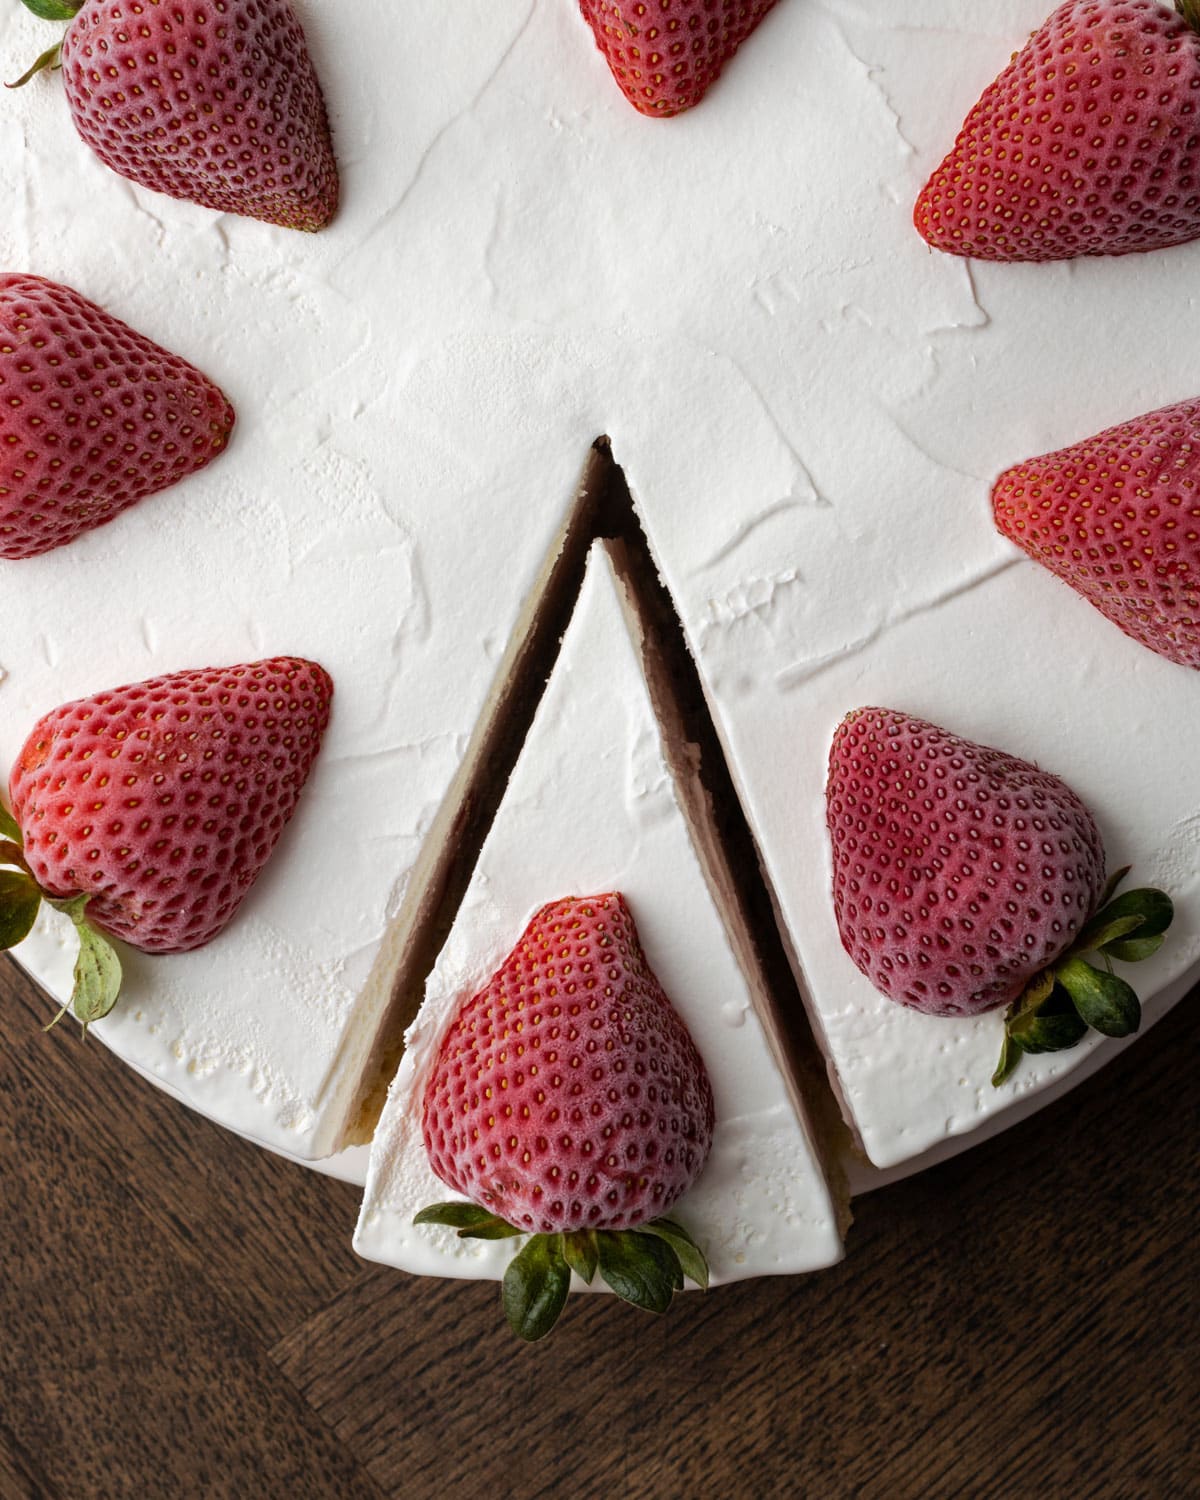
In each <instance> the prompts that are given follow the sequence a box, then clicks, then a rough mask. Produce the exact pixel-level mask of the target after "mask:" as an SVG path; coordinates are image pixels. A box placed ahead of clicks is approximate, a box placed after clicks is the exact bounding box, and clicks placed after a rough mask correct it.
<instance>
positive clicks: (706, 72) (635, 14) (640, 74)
mask: <svg viewBox="0 0 1200 1500" xmlns="http://www.w3.org/2000/svg"><path fill="white" fill-rule="evenodd" d="M776 4H777V0H579V8H580V10H581V11H582V12H583V16H584V19H585V20H586V21H587V23H588V25H589V26H590V27H591V28H592V31H593V33H594V34H595V37H596V45H597V46H598V47H599V48H600V50H601V52H603V53H604V56H605V57H606V58H607V59H608V65H609V67H610V68H611V69H612V73H613V77H614V78H615V79H616V80H617V83H618V84H619V86H620V89H621V92H622V93H623V94H624V95H625V97H626V99H628V100H629V102H630V104H632V105H633V107H634V109H636V110H640V111H641V113H642V114H644V115H653V116H655V117H657V118H661V119H665V118H667V117H668V116H670V115H678V114H682V113H683V111H684V110H685V109H691V107H692V105H693V104H699V103H700V101H701V99H703V98H704V96H705V94H706V93H708V91H709V89H710V88H712V86H713V84H714V83H716V81H717V79H718V78H719V77H720V74H721V69H722V68H723V67H724V66H725V64H726V63H727V62H728V61H729V59H730V58H731V57H732V56H733V54H734V53H735V52H736V51H737V49H738V48H739V47H740V46H741V45H742V43H743V42H744V41H745V40H746V38H747V37H748V36H749V35H750V33H751V32H752V31H753V30H754V28H755V27H756V26H757V25H758V23H759V22H760V21H761V20H762V18H763V17H764V16H765V15H766V14H767V12H768V11H769V10H771V9H772V7H773V6H774V5H776Z"/></svg>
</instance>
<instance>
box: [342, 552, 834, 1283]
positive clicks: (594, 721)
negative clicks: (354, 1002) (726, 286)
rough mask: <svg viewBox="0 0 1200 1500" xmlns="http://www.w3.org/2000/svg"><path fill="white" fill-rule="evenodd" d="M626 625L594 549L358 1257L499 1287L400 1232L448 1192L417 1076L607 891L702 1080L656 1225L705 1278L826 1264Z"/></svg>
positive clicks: (436, 1007)
mask: <svg viewBox="0 0 1200 1500" xmlns="http://www.w3.org/2000/svg"><path fill="white" fill-rule="evenodd" d="M631 626H632V628H633V629H634V630H635V631H636V630H637V627H636V625H633V624H632V621H631V620H629V619H627V616H626V611H625V606H624V604H623V601H622V594H621V586H620V585H619V584H618V581H617V579H616V577H615V576H614V573H613V569H612V565H611V562H610V560H609V555H608V553H607V550H606V549H605V547H604V545H603V544H599V545H598V546H597V548H596V550H595V551H594V552H593V555H592V559H591V562H590V564H589V567H588V574H587V578H586V580H585V582H584V587H583V591H582V593H581V595H580V599H579V604H578V607H577V609H576V612H575V616H574V618H573V619H572V622H571V626H570V629H569V630H568V631H567V634H566V636H565V638H564V640H563V646H562V653H561V656H560V657H559V660H558V663H557V665H556V667H555V669H554V672H553V675H552V676H551V678H550V682H549V685H548V687H547V689H546V694H545V697H544V698H543V700H542V702H541V705H540V706H539V708H538V712H537V716H536V718H535V720H534V723H533V727H532V729H531V731H530V734H529V737H528V739H527V740H526V742H525V747H524V749H523V751H522V753H521V757H520V759H519V761H518V762H517V766H516V769H515V770H514V772H513V776H512V779H511V781H510V783H509V787H508V791H507V792H506V794H505V797H504V800H503V802H502V803H501V806H500V809H499V812H498V813H497V816H496V819H495V822H494V823H493V825H492V829H491V832H490V833H489V834H488V837H487V840H486V842H485V843H484V846H483V850H482V852H481V854H480V857H479V863H478V865H477V866H476V869H475V873H474V875H473V876H472V879H471V883H470V886H469V887H468V890H467V894H466V897H465V900H464V902H463V905H462V908H461V910H460V912H459V915H458V919H457V920H456V922H455V924H454V927H453V929H452V931H451V933H450V937H449V939H448V941H447V943H446V946H445V948H444V949H443V950H442V953H441V955H440V956H439V958H438V962H437V966H436V968H435V969H434V971H433V974H432V975H431V976H430V980H429V985H428V988H427V990H426V996H425V1004H424V1006H423V1008H422V1010H421V1012H420V1014H419V1016H418V1017H417V1020H416V1022H415V1024H414V1025H413V1027H412V1029H411V1030H410V1031H409V1033H408V1037H407V1043H408V1045H407V1047H406V1050H405V1056H404V1060H403V1062H402V1063H401V1065H400V1072H399V1074H398V1075H397V1078H396V1081H395V1083H394V1084H393V1085H392V1090H391V1093H390V1094H389V1096H388V1102H387V1106H386V1108H385V1110H384V1114H383V1118H382V1120H381V1122H380V1126H379V1130H378V1132H377V1133H376V1137H375V1142H374V1146H373V1148H372V1154H371V1165H370V1170H369V1174H368V1179H367V1190H366V1196H365V1198H364V1201H363V1211H362V1216H361V1219H360V1221H359V1226H358V1231H357V1235H356V1238H355V1244H356V1247H357V1248H358V1250H359V1251H360V1253H361V1254H363V1255H366V1256H368V1257H369V1258H371V1259H373V1260H381V1261H384V1262H386V1263H387V1264H389V1265H393V1266H397V1267H399V1268H400V1269H402V1270H406V1271H413V1272H418V1273H425V1274H435V1275H445V1276H472V1277H473V1276H479V1277H486V1276H500V1275H503V1272H504V1268H505V1267H506V1266H507V1264H508V1262H509V1261H510V1260H511V1259H512V1254H513V1248H512V1244H511V1242H507V1243H506V1242H500V1243H494V1242H492V1243H488V1242H484V1241H478V1240H469V1241H464V1240H460V1239H458V1238H457V1236H456V1235H455V1234H454V1232H453V1231H451V1230H446V1229H439V1228H433V1227H429V1226H424V1225H422V1226H414V1225H413V1222H412V1219H413V1215H414V1214H415V1213H417V1212H418V1210H420V1209H421V1208H424V1207H425V1206H426V1205H428V1204H430V1203H436V1202H440V1201H442V1200H444V1199H446V1198H448V1197H451V1196H453V1195H452V1194H451V1193H450V1192H449V1190H448V1189H447V1188H446V1187H445V1186H444V1185H443V1184H442V1183H440V1182H439V1181H438V1179H437V1178H436V1177H435V1176H434V1174H433V1172H432V1170H431V1168H430V1166H429V1161H428V1158H427V1156H426V1152H425V1145H424V1141H423V1139H422V1134H421V1107H420V1101H421V1098H422V1095H423V1092H424V1087H425V1082H426V1079H427V1077H428V1070H429V1067H430V1064H431V1062H432V1059H433V1057H434V1056H435V1055H436V1052H437V1048H438V1045H439V1043H440V1040H441V1036H442V1034H443V1032H444V1029H445V1026H446V1023H447V1022H448V1020H449V1019H450V1017H451V1015H452V1014H453V1012H454V1010H455V1009H456V1007H457V1005H458V1003H459V1002H460V1001H461V1000H463V999H464V998H469V997H470V996H471V995H473V994H475V993H476V992H477V991H478V990H479V989H481V988H482V986H483V985H484V984H485V983H486V982H487V980H488V979H489V978H490V976H491V975H492V974H493V973H494V972H495V971H496V969H497V968H498V967H499V966H500V964H501V962H502V961H503V960H504V958H505V957H506V955H507V953H508V951H509V950H510V949H511V947H512V946H513V944H514V943H515V942H516V941H517V939H518V938H519V937H520V935H521V933H522V932H523V931H524V929H525V926H526V924H527V922H528V920H529V918H530V916H531V915H532V914H533V912H534V911H535V910H537V909H538V908H539V907H540V906H542V905H544V904H546V903H547V902H550V901H554V900H558V899H560V898H561V897H564V896H569V895H589V894H599V893H601V892H603V891H610V890H612V891H620V892H621V893H622V894H623V895H624V896H625V897H626V899H627V901H628V902H629V905H630V908H631V910H632V912H633V916H634V920H635V921H636V923H637V926H638V931H639V934H640V936H641V939H642V944H643V946H644V948H645V951H646V956H647V959H648V961H649V964H650V967H651V968H652V969H653V970H654V972H655V974H657V976H658V978H659V980H660V981H661V983H662V985H663V988H664V989H665V990H666V992H667V994H668V996H669V997H670V999H671V1002H672V1004H673V1005H674V1006H675V1009H676V1010H677V1011H678V1012H679V1014H680V1015H681V1016H682V1017H683V1019H684V1021H685V1022H686V1024H687V1027H688V1029H689V1031H690V1032H691V1034H692V1037H693V1039H694V1041H695V1042H696V1045H697V1047H698V1048H699V1050H700V1054H701V1056H702V1057H703V1058H704V1059H705V1061H706V1063H707V1065H708V1068H709V1072H710V1075H711V1077H712V1083H713V1093H714V1098H715V1102H716V1128H715V1131H714V1135H713V1149H712V1155H711V1157H710V1158H709V1162H708V1165H707V1167H706V1168H705V1170H704V1172H703V1174H702V1176H701V1178H700V1180H699V1182H698V1183H697V1184H696V1185H695V1187H694V1188H692V1190H691V1191H690V1192H689V1193H687V1194H686V1195H685V1196H684V1197H683V1198H682V1199H680V1201H679V1203H678V1204H677V1205H676V1206H675V1208H673V1209H672V1217H674V1218H677V1219H678V1220H679V1222H680V1223H682V1224H683V1225H684V1226H685V1227H686V1228H687V1229H688V1230H689V1231H690V1232H691V1233H692V1234H693V1236H694V1237H695V1238H696V1240H697V1241H698V1242H699V1244H700V1245H701V1246H702V1248H703V1249H704V1251H705V1254H706V1255H707V1257H708V1259H709V1263H710V1266H711V1269H712V1272H713V1279H714V1281H732V1280H737V1279H740V1278H742V1277H745V1276H761V1275H770V1274H775V1273H781V1272H789V1271H809V1270H814V1269H816V1268H818V1267H820V1266H825V1265H830V1264H832V1263H833V1262H834V1261H836V1260H837V1259H839V1258H840V1255H841V1241H840V1235H839V1233H838V1226H837V1213H836V1211H835V1209H834V1205H833V1202H832V1198H831V1195H830V1192H829V1189H828V1187H827V1186H826V1183H825V1180H824V1177H823V1174H822V1171H821V1168H820V1166H819V1164H818V1160H817V1156H816V1153H815V1151H814V1148H813V1145H812V1143H811V1137H810V1134H809V1131H808V1128H807V1125H806V1124H805V1122H804V1121H803V1119H802V1117H801V1115H800V1114H799V1113H798V1111H797V1109H796V1107H795V1105H794V1103H793V1100H792V1097H791V1094H790V1091H789V1087H788V1084H787V1082H786V1081H785V1079H784V1077H783V1075H782V1073H781V1072H780V1070H779V1069H778V1068H777V1067H776V1066H775V1063H774V1061H773V1058H772V1055H771V1050H770V1047H769V1044H768V1041H767V1038H766V1035H765V1033H764V1031H763V1029H762V1026H761V1023H760V1021H759V1018H758V1015H757V1011H756V1006H755V1000H754V996H753V994H752V989H753V987H754V986H755V985H757V984H758V983H759V981H758V980H757V979H754V980H748V978H747V975H746V974H745V973H744V971H743V969H742V967H741V966H740V964H739V956H738V955H739V949H740V948H743V947H744V946H745V945H744V944H741V943H739V942H738V941H737V939H736V937H735V936H734V935H732V934H731V932H730V931H729V930H728V929H727V928H726V926H725V923H724V922H723V920H722V916H721V914H720V912H719V911H718V908H717V906H716V904H715V902H714V898H713V895H712V894H711V892H710V890H709V885H708V882H707V880H706V876H705V873H704V870H703V868H702V866H701V862H700V859H699V858H698V855H697V852H696V847H695V846H694V845H693V840H692V836H691V834H690V832H689V827H688V823H687V820H686V818H685V814H684V812H683V810H682V808H681V805H680V799H679V793H678V790H677V788H676V785H675V781H674V778H673V777H672V774H671V771H670V769H669V766H668V763H667V755H666V751H665V749H664V744H663V741H662V738H661V735H660V730H659V726H658V723H657V721H656V718H655V714H654V710H653V708H652V706H651V701H650V695H649V691H648V688H647V685H646V682H645V679H644V676H643V666H642V660H641V657H640V654H639V649H638V647H637V646H636V645H635V637H634V635H632V634H631Z"/></svg>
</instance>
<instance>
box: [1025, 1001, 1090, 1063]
mask: <svg viewBox="0 0 1200 1500" xmlns="http://www.w3.org/2000/svg"><path fill="white" fill-rule="evenodd" d="M1086 1035H1087V1024H1086V1022H1084V1021H1083V1020H1082V1019H1081V1018H1080V1017H1079V1016H1078V1015H1076V1014H1075V1012H1074V1011H1065V1012H1063V1013H1061V1014H1050V1015H1045V1014H1043V1015H1040V1016H1035V1015H1025V1016H1014V1017H1013V1019H1012V1022H1011V1023H1010V1025H1009V1036H1010V1037H1011V1038H1012V1040H1013V1041H1014V1042H1016V1043H1017V1045H1018V1046H1019V1047H1020V1049H1021V1051H1022V1052H1029V1053H1033V1054H1037V1053H1042V1052H1069V1051H1070V1050H1071V1048H1072V1047H1077V1046H1078V1045H1079V1043H1080V1042H1081V1041H1083V1039H1084V1037H1085V1036H1086Z"/></svg>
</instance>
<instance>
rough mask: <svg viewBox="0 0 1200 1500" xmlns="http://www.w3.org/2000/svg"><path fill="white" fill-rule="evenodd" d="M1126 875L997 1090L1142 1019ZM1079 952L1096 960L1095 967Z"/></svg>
mask: <svg viewBox="0 0 1200 1500" xmlns="http://www.w3.org/2000/svg"><path fill="white" fill-rule="evenodd" d="M1197 4H1198V5H1200V0H1197ZM1128 874H1129V867H1128V866H1126V867H1125V869H1123V870H1118V871H1117V872H1116V874H1115V875H1114V876H1113V877H1112V879H1111V880H1110V881H1109V882H1108V885H1107V886H1106V887H1105V889H1104V893H1103V895H1102V896H1101V897H1100V901H1099V903H1098V907H1097V910H1096V912H1095V914H1094V915H1093V916H1092V917H1091V918H1090V920H1089V921H1088V922H1087V924H1086V925H1085V926H1084V928H1083V931H1082V932H1081V933H1080V934H1079V936H1078V937H1077V938H1076V940H1075V941H1074V942H1073V943H1072V944H1071V946H1070V947H1069V948H1068V949H1067V950H1066V952H1065V953H1062V954H1060V955H1059V957H1058V958H1056V959H1055V960H1054V962H1053V963H1052V964H1051V965H1050V966H1049V968H1046V969H1043V970H1042V971H1041V972H1040V973H1039V974H1037V975H1035V977H1034V978H1033V979H1032V980H1030V982H1029V984H1028V985H1026V987H1025V989H1024V991H1023V993H1022V994H1021V995H1019V996H1018V997H1017V999H1016V1000H1014V1001H1013V1003H1012V1004H1011V1005H1010V1006H1009V1007H1008V1010H1007V1012H1006V1013H1005V1017H1004V1044H1003V1046H1002V1047H1001V1049H1000V1062H999V1064H998V1065H997V1067H996V1071H995V1073H994V1074H993V1075H992V1083H993V1084H994V1085H995V1086H996V1087H997V1088H999V1087H1000V1085H1001V1084H1002V1083H1006V1082H1007V1081H1008V1079H1009V1078H1011V1077H1012V1075H1013V1072H1014V1070H1015V1069H1016V1067H1017V1064H1018V1063H1019V1062H1020V1061H1021V1057H1022V1054H1024V1053H1026V1052H1028V1053H1030V1054H1031V1055H1034V1054H1037V1053H1042V1052H1065V1051H1067V1050H1069V1049H1070V1048H1072V1047H1077V1046H1078V1045H1079V1043H1080V1042H1081V1041H1083V1039H1084V1037H1085V1036H1086V1035H1087V1034H1088V1032H1089V1031H1098V1032H1099V1033H1100V1034H1101V1035H1102V1036H1108V1037H1124V1036H1133V1035H1134V1033H1135V1032H1136V1031H1137V1030H1138V1028H1139V1026H1140V1025H1141V1024H1142V1007H1141V1003H1140V1001H1139V1000H1138V997H1137V992H1136V991H1135V990H1134V988H1133V986H1132V985H1130V984H1129V983H1128V982H1127V981H1126V980H1124V979H1122V978H1121V977H1120V976H1119V975H1118V974H1115V973H1114V972H1113V965H1112V961H1113V959H1117V960H1118V961H1120V962H1121V963H1127V964H1136V963H1140V962H1141V961H1142V960H1143V959H1146V958H1150V957H1152V956H1153V955H1154V954H1155V953H1157V952H1158V950H1159V949H1160V948H1161V947H1162V945H1163V942H1164V941H1165V939H1166V933H1167V929H1168V928H1169V927H1170V925H1171V923H1172V922H1173V921H1174V919H1175V908H1174V906H1173V904H1172V902H1171V898H1170V896H1168V895H1167V894H1166V893H1165V892H1164V891H1157V890H1151V889H1144V890H1135V891H1126V892H1125V893H1124V895H1121V896H1118V895H1116V891H1117V887H1118V886H1119V885H1120V884H1121V882H1122V881H1123V880H1124V879H1125V877H1126V875H1128ZM1086 955H1091V956H1092V957H1093V958H1098V959H1099V960H1100V963H1099V965H1097V964H1095V963H1091V962H1089V960H1088V957H1087V956H1086Z"/></svg>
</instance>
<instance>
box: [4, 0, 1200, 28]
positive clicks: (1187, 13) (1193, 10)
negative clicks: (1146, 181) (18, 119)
mask: <svg viewBox="0 0 1200 1500" xmlns="http://www.w3.org/2000/svg"><path fill="white" fill-rule="evenodd" d="M25 3H26V5H28V4H29V0H25ZM1175 9H1176V10H1177V11H1178V12H1179V14H1180V15H1181V16H1182V17H1183V19H1184V20H1185V21H1186V22H1187V23H1188V25H1189V26H1190V27H1191V28H1192V30H1193V31H1196V32H1200V0H1175Z"/></svg>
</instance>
